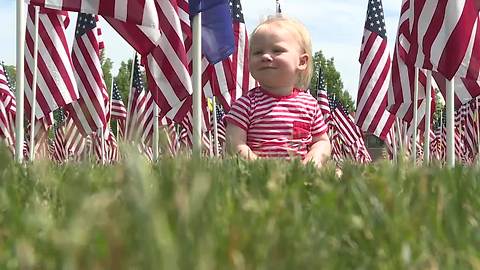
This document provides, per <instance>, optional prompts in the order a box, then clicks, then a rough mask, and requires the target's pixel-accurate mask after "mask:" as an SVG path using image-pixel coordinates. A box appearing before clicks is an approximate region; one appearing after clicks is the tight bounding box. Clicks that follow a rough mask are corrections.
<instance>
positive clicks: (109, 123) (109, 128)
mask: <svg viewBox="0 0 480 270" xmlns="http://www.w3.org/2000/svg"><path fill="white" fill-rule="evenodd" d="M109 103H110V106H109V109H108V110H109V111H110V113H109V115H110V119H108V125H107V128H108V135H106V136H110V131H111V130H112V129H111V124H112V103H113V75H112V82H111V83H110V100H109ZM117 130H118V127H117ZM106 131H107V130H105V131H104V132H103V133H105V132H106ZM102 144H105V140H102ZM109 162H111V161H109Z"/></svg>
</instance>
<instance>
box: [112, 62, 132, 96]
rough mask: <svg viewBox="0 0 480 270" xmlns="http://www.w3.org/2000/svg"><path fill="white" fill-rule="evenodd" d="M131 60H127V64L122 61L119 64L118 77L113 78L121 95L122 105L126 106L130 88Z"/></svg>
mask: <svg viewBox="0 0 480 270" xmlns="http://www.w3.org/2000/svg"><path fill="white" fill-rule="evenodd" d="M132 62H133V60H132V59H129V60H128V61H127V62H124V61H122V63H120V68H119V70H118V75H117V77H115V83H116V84H117V86H118V90H119V91H120V94H121V95H122V99H123V103H124V104H125V105H127V104H128V103H127V102H128V92H129V88H130V77H131V70H132Z"/></svg>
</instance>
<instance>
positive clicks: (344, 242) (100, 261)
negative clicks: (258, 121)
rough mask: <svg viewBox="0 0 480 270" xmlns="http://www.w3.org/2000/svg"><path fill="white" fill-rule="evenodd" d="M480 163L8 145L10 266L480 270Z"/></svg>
mask: <svg viewBox="0 0 480 270" xmlns="http://www.w3.org/2000/svg"><path fill="white" fill-rule="evenodd" d="M479 178H480V173H479V171H478V169H477V168H462V167H458V168H455V169H452V170H449V169H443V168H439V167H436V166H432V167H428V168H412V167H411V166H407V165H406V164H400V165H399V166H392V165H391V164H389V163H387V162H384V163H376V164H373V165H369V166H358V165H349V164H346V165H345V166H344V168H343V175H342V177H341V178H338V177H336V176H335V168H334V167H333V166H332V165H331V164H330V165H328V166H327V167H326V168H324V169H322V170H316V169H315V168H314V167H312V166H307V167H305V166H303V165H301V164H300V162H295V161H294V162H290V163H287V162H281V161H275V160H270V161H258V162H244V161H242V160H238V159H234V158H232V159H227V160H214V159H203V160H197V159H189V158H186V157H179V158H177V159H171V158H165V159H162V160H161V161H160V162H159V163H158V164H155V165H153V164H149V163H148V162H146V161H145V160H144V159H142V158H141V157H132V158H130V159H128V160H126V161H124V162H123V163H121V164H118V165H116V166H108V167H101V166H97V165H94V164H90V163H84V164H70V165H65V166H56V165H52V164H50V163H48V162H38V163H35V164H28V165H18V164H15V163H14V162H13V161H11V158H10V157H9V156H8V155H7V154H6V153H5V152H1V153H0V269H201V270H202V269H205V270H207V269H208V270H210V269H480V259H479V258H480V256H479V255H480V254H479V250H480V227H479V224H478V222H479V217H480V215H479V211H478V209H480V205H479V204H480V199H479V198H480V196H479V195H478V194H480V187H479V183H480V182H479Z"/></svg>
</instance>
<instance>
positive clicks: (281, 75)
mask: <svg viewBox="0 0 480 270" xmlns="http://www.w3.org/2000/svg"><path fill="white" fill-rule="evenodd" d="M296 38H297V37H296V35H294V34H292V33H291V32H290V31H288V30H286V29H284V28H282V27H281V26H280V25H278V24H270V25H264V26H262V27H261V28H259V29H257V31H256V32H255V33H254V35H253V36H252V40H251V43H250V44H251V47H250V59H249V61H250V72H251V73H252V76H253V77H254V78H255V79H256V80H257V81H258V82H259V83H260V85H261V86H262V87H265V88H268V89H271V90H275V89H276V88H286V87H291V88H293V87H294V86H295V83H296V82H297V78H298V74H299V72H300V71H301V62H302V61H301V57H302V55H303V54H302V53H301V51H302V50H301V48H300V45H299V41H298V40H297V39H296Z"/></svg>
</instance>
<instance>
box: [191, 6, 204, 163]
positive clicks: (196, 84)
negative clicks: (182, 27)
mask: <svg viewBox="0 0 480 270" xmlns="http://www.w3.org/2000/svg"><path fill="white" fill-rule="evenodd" d="M201 26H202V13H201V12H199V13H198V14H197V15H196V16H195V17H193V21H192V31H193V45H192V52H193V79H192V83H193V153H194V155H198V156H200V153H201V146H202V144H201V143H202V127H201V125H202V121H201V113H202V107H201V104H202V92H201V90H202V77H201V72H202V61H201V56H202V43H201V41H202V33H201Z"/></svg>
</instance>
